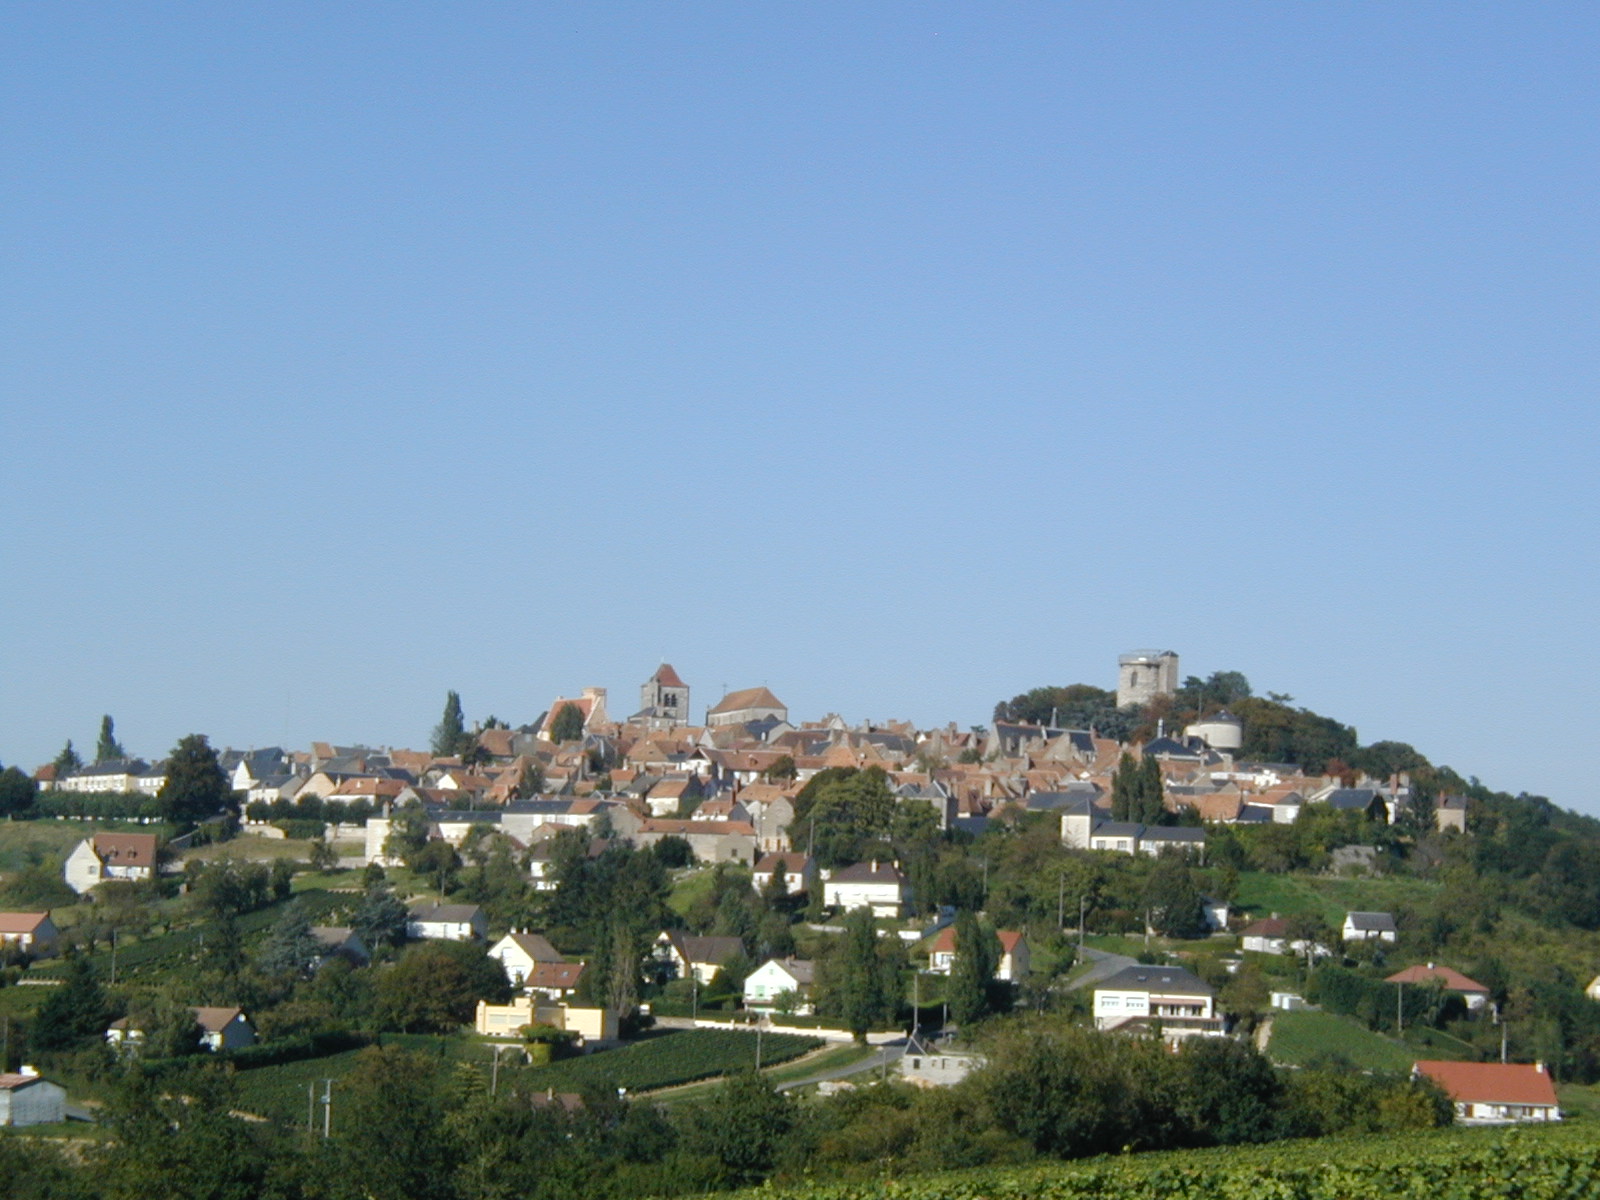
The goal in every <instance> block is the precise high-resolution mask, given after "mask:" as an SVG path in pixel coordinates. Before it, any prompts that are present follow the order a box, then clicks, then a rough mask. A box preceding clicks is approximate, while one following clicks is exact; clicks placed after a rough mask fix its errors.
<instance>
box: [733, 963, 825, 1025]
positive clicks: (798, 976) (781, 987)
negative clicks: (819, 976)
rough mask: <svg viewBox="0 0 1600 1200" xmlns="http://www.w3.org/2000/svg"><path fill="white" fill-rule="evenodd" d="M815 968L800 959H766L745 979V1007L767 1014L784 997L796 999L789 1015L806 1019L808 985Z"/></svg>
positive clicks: (814, 975) (808, 998)
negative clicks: (786, 995) (790, 995)
mask: <svg viewBox="0 0 1600 1200" xmlns="http://www.w3.org/2000/svg"><path fill="white" fill-rule="evenodd" d="M815 978H816V968H815V965H814V964H812V963H810V962H808V961H806V960H805V959H801V958H769V959H768V960H767V961H766V962H764V963H762V964H761V965H760V966H759V967H757V968H756V969H755V970H754V971H751V972H750V974H749V975H748V976H747V977H746V978H745V981H744V1006H745V1007H746V1008H754V1009H760V1010H762V1011H767V1012H770V1011H771V1010H772V1009H774V1008H776V1007H777V1006H778V1003H779V997H780V996H782V995H784V994H785V993H786V992H787V993H793V994H794V996H795V1005H794V1007H793V1009H792V1010H791V1011H792V1012H795V1013H797V1014H799V1015H801V1016H806V1015H808V1014H809V1013H810V1012H811V1000H810V996H811V985H812V983H813V981H814V980H815Z"/></svg>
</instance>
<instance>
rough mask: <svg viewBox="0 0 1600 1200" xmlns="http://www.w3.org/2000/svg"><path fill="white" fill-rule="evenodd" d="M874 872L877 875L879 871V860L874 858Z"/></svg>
mask: <svg viewBox="0 0 1600 1200" xmlns="http://www.w3.org/2000/svg"><path fill="white" fill-rule="evenodd" d="M872 873H873V874H874V875H876V874H877V873H878V860H877V859H873V860H872Z"/></svg>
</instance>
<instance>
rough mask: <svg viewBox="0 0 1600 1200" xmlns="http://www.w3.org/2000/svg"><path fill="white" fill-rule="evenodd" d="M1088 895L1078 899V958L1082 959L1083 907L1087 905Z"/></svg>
mask: <svg viewBox="0 0 1600 1200" xmlns="http://www.w3.org/2000/svg"><path fill="white" fill-rule="evenodd" d="M1088 900H1089V896H1088V893H1084V894H1083V895H1081V896H1079V897H1078V957H1079V958H1080V959H1081V958H1082V957H1083V906H1084V905H1085V904H1086V903H1088Z"/></svg>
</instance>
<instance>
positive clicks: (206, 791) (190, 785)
mask: <svg viewBox="0 0 1600 1200" xmlns="http://www.w3.org/2000/svg"><path fill="white" fill-rule="evenodd" d="M231 797H232V791H231V789H230V788H229V786H228V777H227V776H226V775H224V774H223V772H222V767H221V766H220V765H219V764H218V762H217V752H216V751H215V750H213V749H212V748H211V743H210V742H208V741H207V740H206V736H205V734H203V733H191V734H189V735H188V736H186V737H183V738H181V739H179V741H178V744H177V746H176V747H175V748H174V749H173V751H172V754H171V756H170V757H169V758H168V760H167V777H166V781H165V782H164V783H162V785H161V791H160V792H158V793H157V794H156V799H157V800H159V801H160V803H161V815H162V817H163V818H164V819H165V820H168V821H172V822H174V823H175V824H180V825H189V824H194V823H196V822H199V821H204V820H205V819H206V818H207V817H212V816H216V815H217V814H218V813H219V812H221V811H222V810H223V809H224V807H225V806H227V805H228V804H229V802H230V800H231Z"/></svg>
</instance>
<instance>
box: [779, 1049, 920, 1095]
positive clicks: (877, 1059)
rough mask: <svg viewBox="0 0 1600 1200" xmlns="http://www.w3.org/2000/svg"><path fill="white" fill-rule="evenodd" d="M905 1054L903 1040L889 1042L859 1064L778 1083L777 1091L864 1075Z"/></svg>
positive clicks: (891, 1063)
mask: <svg viewBox="0 0 1600 1200" xmlns="http://www.w3.org/2000/svg"><path fill="white" fill-rule="evenodd" d="M905 1052H906V1042H905V1039H904V1038H901V1039H900V1040H899V1041H895V1042H889V1043H887V1044H886V1045H883V1046H880V1047H879V1048H878V1050H877V1051H876V1052H874V1053H872V1054H869V1055H868V1056H867V1057H866V1058H863V1059H862V1060H861V1061H860V1062H853V1063H846V1064H845V1065H844V1066H842V1067H834V1068H833V1069H831V1070H828V1071H818V1072H817V1073H816V1074H815V1075H807V1076H806V1077H805V1078H804V1079H791V1080H790V1081H789V1082H788V1083H780V1084H779V1085H778V1090H779V1091H780V1092H787V1091H789V1090H790V1089H791V1088H801V1087H809V1086H810V1085H812V1084H814V1083H822V1082H823V1081H824V1080H828V1079H845V1078H847V1077H849V1076H851V1075H865V1074H866V1073H867V1072H869V1071H876V1070H880V1069H881V1068H883V1067H893V1065H894V1064H895V1063H897V1062H899V1061H900V1059H901V1057H902V1056H904V1054H905Z"/></svg>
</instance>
